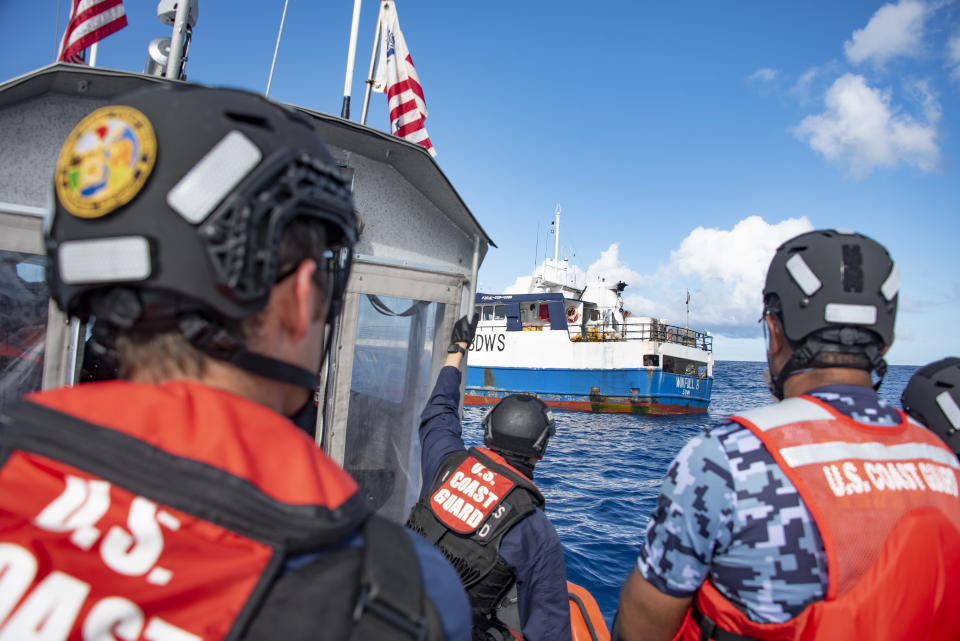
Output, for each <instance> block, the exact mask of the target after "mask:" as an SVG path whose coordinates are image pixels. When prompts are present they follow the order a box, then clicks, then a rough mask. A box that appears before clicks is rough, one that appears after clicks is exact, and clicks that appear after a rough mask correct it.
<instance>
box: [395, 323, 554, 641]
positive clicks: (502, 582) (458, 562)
mask: <svg viewBox="0 0 960 641" xmlns="http://www.w3.org/2000/svg"><path fill="white" fill-rule="evenodd" d="M477 320H478V317H477V316H476V315H475V316H474V317H473V319H472V320H470V319H468V318H467V317H466V316H464V317H463V318H461V319H460V320H459V321H458V322H457V324H456V326H455V327H454V330H453V336H452V342H451V345H450V348H449V350H448V351H449V353H448V355H447V359H446V362H445V363H444V367H443V369H442V370H441V371H440V375H439V377H438V379H437V383H436V386H435V387H434V388H433V393H432V394H431V396H430V400H429V402H428V403H427V406H426V408H424V410H423V414H422V416H421V422H420V442H421V445H422V448H423V449H422V480H423V491H422V492H421V494H420V501H419V502H418V503H417V504H416V505H415V506H414V507H413V510H412V511H411V514H410V518H409V520H408V521H407V525H408V527H410V528H411V529H413V530H414V531H416V532H419V533H421V534H422V535H423V536H424V537H425V538H426V539H427V540H428V541H430V542H432V543H434V544H435V545H437V546H438V547H439V548H440V549H441V550H442V551H443V553H444V555H445V556H446V557H447V558H448V559H449V560H450V561H451V563H452V564H453V566H454V567H455V568H456V569H457V571H458V572H459V574H460V578H461V580H462V581H463V583H464V586H465V587H466V588H467V596H468V597H469V598H470V604H471V606H472V608H473V613H474V639H484V640H486V639H503V638H511V637H508V636H503V635H504V634H505V633H508V631H507V629H506V626H505V625H504V622H503V621H502V620H500V618H499V617H498V616H497V612H498V608H499V607H500V606H501V605H502V603H503V602H504V601H505V598H504V597H505V596H507V594H508V592H509V591H510V590H511V588H512V587H514V586H515V587H516V593H517V608H518V610H519V624H520V628H521V630H515V631H516V632H522V634H523V638H524V639H526V640H527V641H541V640H543V641H546V640H550V641H557V640H561V639H570V638H571V632H570V610H569V605H568V596H567V583H566V569H565V566H564V561H563V547H562V546H561V544H560V539H559V538H558V537H557V533H556V530H554V528H553V525H552V524H551V523H550V521H549V520H548V519H547V517H546V515H545V514H544V512H543V507H544V499H543V495H542V494H541V493H540V491H539V490H538V489H537V487H536V485H535V484H534V483H533V472H534V467H535V465H536V464H537V462H538V461H539V460H540V459H542V458H543V455H544V452H545V451H546V449H547V443H548V441H549V440H550V437H551V436H553V434H554V432H555V430H556V427H555V424H554V419H553V415H552V413H551V411H550V409H549V408H548V407H547V406H546V405H545V404H544V403H543V402H542V401H540V400H539V399H537V398H536V397H534V396H530V395H526V394H511V395H510V396H507V397H505V398H503V399H502V400H501V401H500V402H499V403H497V404H496V405H495V406H494V407H493V408H492V409H491V410H490V411H489V412H488V413H487V414H486V416H485V417H484V419H483V429H484V444H485V445H486V447H485V448H478V447H471V448H469V449H467V448H466V447H465V445H464V443H463V438H462V437H461V424H460V415H459V405H460V377H461V372H460V365H461V362H462V359H463V356H464V354H465V353H466V349H467V346H468V345H469V344H470V343H471V342H472V341H473V337H474V334H475V332H476V328H477ZM505 618H506V617H505ZM514 625H516V624H515V623H514Z"/></svg>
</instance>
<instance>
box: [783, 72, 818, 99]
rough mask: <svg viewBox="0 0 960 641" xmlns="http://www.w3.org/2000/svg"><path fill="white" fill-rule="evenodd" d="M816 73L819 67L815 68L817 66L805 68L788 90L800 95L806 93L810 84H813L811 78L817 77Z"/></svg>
mask: <svg viewBox="0 0 960 641" xmlns="http://www.w3.org/2000/svg"><path fill="white" fill-rule="evenodd" d="M817 73H819V69H817V67H811V68H810V69H807V70H806V71H805V72H803V74H802V75H801V76H800V77H799V78H797V82H796V84H794V85H793V88H792V89H790V91H791V92H792V93H795V94H800V95H802V96H805V95H807V93H808V92H809V91H810V85H811V84H813V79H814V78H816V77H817Z"/></svg>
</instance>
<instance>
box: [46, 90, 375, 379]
mask: <svg viewBox="0 0 960 641" xmlns="http://www.w3.org/2000/svg"><path fill="white" fill-rule="evenodd" d="M54 184H55V192H56V197H55V211H54V216H53V219H52V221H51V224H50V225H49V227H48V230H47V232H46V240H47V252H48V254H49V255H50V258H51V264H50V268H49V269H48V273H47V280H48V284H49V287H50V293H51V297H52V298H53V299H54V300H55V301H56V302H57V304H58V305H59V306H60V308H61V309H62V310H64V312H66V313H67V314H70V315H73V316H78V317H80V318H81V319H83V320H86V319H87V318H88V317H90V316H91V315H94V316H96V317H97V325H100V324H101V321H106V322H107V323H108V324H110V323H112V324H113V325H114V326H116V327H124V328H125V327H142V328H148V329H150V330H153V331H158V330H161V329H167V328H170V327H179V328H180V329H181V331H183V332H184V334H185V335H186V336H187V337H188V338H189V339H190V340H191V342H193V343H194V344H195V345H196V346H197V347H198V348H200V349H203V350H204V351H207V352H208V353H211V354H212V355H214V356H217V357H220V358H227V359H228V360H229V359H230V358H231V354H232V353H234V352H235V351H236V350H235V349H233V348H231V347H230V346H229V345H230V341H226V343H227V344H228V346H227V348H225V349H220V348H211V347H209V345H208V344H209V343H210V342H211V340H212V341H213V342H217V343H219V344H220V345H221V347H222V346H223V344H224V337H223V334H222V332H220V331H219V330H218V329H217V326H218V325H219V324H221V323H222V322H223V321H224V320H226V321H240V320H242V319H245V318H248V317H250V316H253V315H254V314H256V313H257V312H259V311H260V310H261V309H263V308H264V307H265V306H266V304H267V301H268V298H269V295H270V290H271V289H272V288H273V285H274V283H275V281H276V279H277V275H278V274H277V272H278V267H280V266H278V265H277V251H278V247H279V243H280V239H281V236H282V234H283V231H284V229H285V227H286V226H287V224H288V223H290V221H291V220H293V219H294V218H301V217H306V218H312V219H315V220H317V221H319V222H321V223H322V224H323V225H324V227H325V229H326V237H327V238H326V245H327V246H326V247H317V248H316V249H317V255H316V256H315V258H316V260H317V262H318V266H319V268H320V269H323V270H327V271H328V278H329V285H330V288H329V290H328V292H327V295H328V299H329V301H330V306H331V308H330V311H329V314H328V321H329V320H332V318H333V317H334V316H335V315H336V313H337V311H338V309H339V305H340V301H341V298H342V295H343V290H344V288H345V286H346V279H347V275H348V273H349V268H350V259H351V250H352V247H353V244H354V243H355V242H356V239H357V218H356V214H355V212H354V205H353V199H352V196H351V194H350V190H349V187H348V184H347V183H346V181H345V180H344V178H343V177H342V176H341V174H340V172H339V171H338V170H337V168H336V166H335V164H334V161H333V158H332V156H331V155H330V153H329V151H328V150H327V148H326V146H325V145H324V143H323V141H322V140H321V139H320V136H319V135H318V134H317V133H316V131H315V130H314V128H313V126H312V125H311V123H310V121H309V120H307V119H306V117H304V116H302V115H300V114H299V113H297V112H296V111H294V110H292V109H290V108H286V107H282V106H280V105H277V104H275V103H273V102H271V101H269V100H267V99H265V98H264V97H262V96H259V95H257V94H253V93H248V92H244V91H237V90H229V89H212V88H206V87H177V86H171V85H165V86H162V87H157V88H151V89H146V90H142V91H138V92H134V93H131V94H127V95H125V96H122V97H119V98H117V99H116V102H115V104H112V105H110V106H106V107H101V108H99V109H96V110H95V111H93V112H92V113H91V114H89V115H88V116H87V117H85V118H84V119H83V120H81V121H80V123H79V124H78V125H77V126H76V127H74V129H73V131H72V132H71V133H70V135H69V137H68V138H67V141H66V143H65V144H64V146H63V149H62V150H61V152H60V156H59V159H58V161H57V168H56V175H55V178H54ZM284 267H286V266H284ZM185 319H188V320H190V322H189V323H188V322H187V321H186V320H185ZM200 319H202V320H200ZM211 328H212V329H211ZM203 336H206V338H203ZM211 336H212V337H213V338H212V339H211ZM234 347H236V346H235V345H234ZM218 349H219V351H220V353H218ZM231 349H233V351H231ZM237 364H239V363H237ZM240 366H241V367H243V365H240ZM248 369H249V368H248ZM258 373H259V372H258ZM304 380H305V379H304ZM314 382H315V376H314Z"/></svg>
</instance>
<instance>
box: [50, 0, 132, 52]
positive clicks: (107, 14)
mask: <svg viewBox="0 0 960 641" xmlns="http://www.w3.org/2000/svg"><path fill="white" fill-rule="evenodd" d="M126 26H127V16H126V14H125V13H124V11H123V0H73V7H71V9H70V20H68V21H67V30H66V31H65V32H64V33H63V41H62V42H61V43H60V55H59V56H58V57H57V59H58V60H60V61H61V62H76V63H83V62H84V57H83V52H84V50H86V48H87V47H89V46H90V45H92V44H93V43H95V42H97V41H98V40H102V39H104V38H106V37H107V36H109V35H110V34H111V33H114V32H116V31H119V30H120V29H123V28H124V27H126Z"/></svg>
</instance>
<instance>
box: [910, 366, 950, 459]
mask: <svg viewBox="0 0 960 641" xmlns="http://www.w3.org/2000/svg"><path fill="white" fill-rule="evenodd" d="M900 404H901V405H903V411H904V412H906V413H907V414H909V415H910V416H912V417H913V418H915V419H917V420H918V421H920V422H921V423H923V424H924V425H926V426H927V427H929V428H930V429H931V430H932V431H933V432H934V433H935V434H936V435H937V436H939V437H940V438H942V439H943V441H944V442H945V443H946V444H947V446H948V447H949V448H950V449H952V450H953V452H954V453H955V454H957V455H958V456H960V432H958V430H960V358H957V357H955V356H951V357H949V358H944V359H941V360H939V361H934V362H933V363H930V364H928V365H924V366H923V367H921V368H920V369H918V370H917V371H916V372H915V373H914V375H913V377H912V378H911V379H910V382H909V383H907V386H906V387H905V388H904V390H903V394H902V395H901V396H900Z"/></svg>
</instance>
